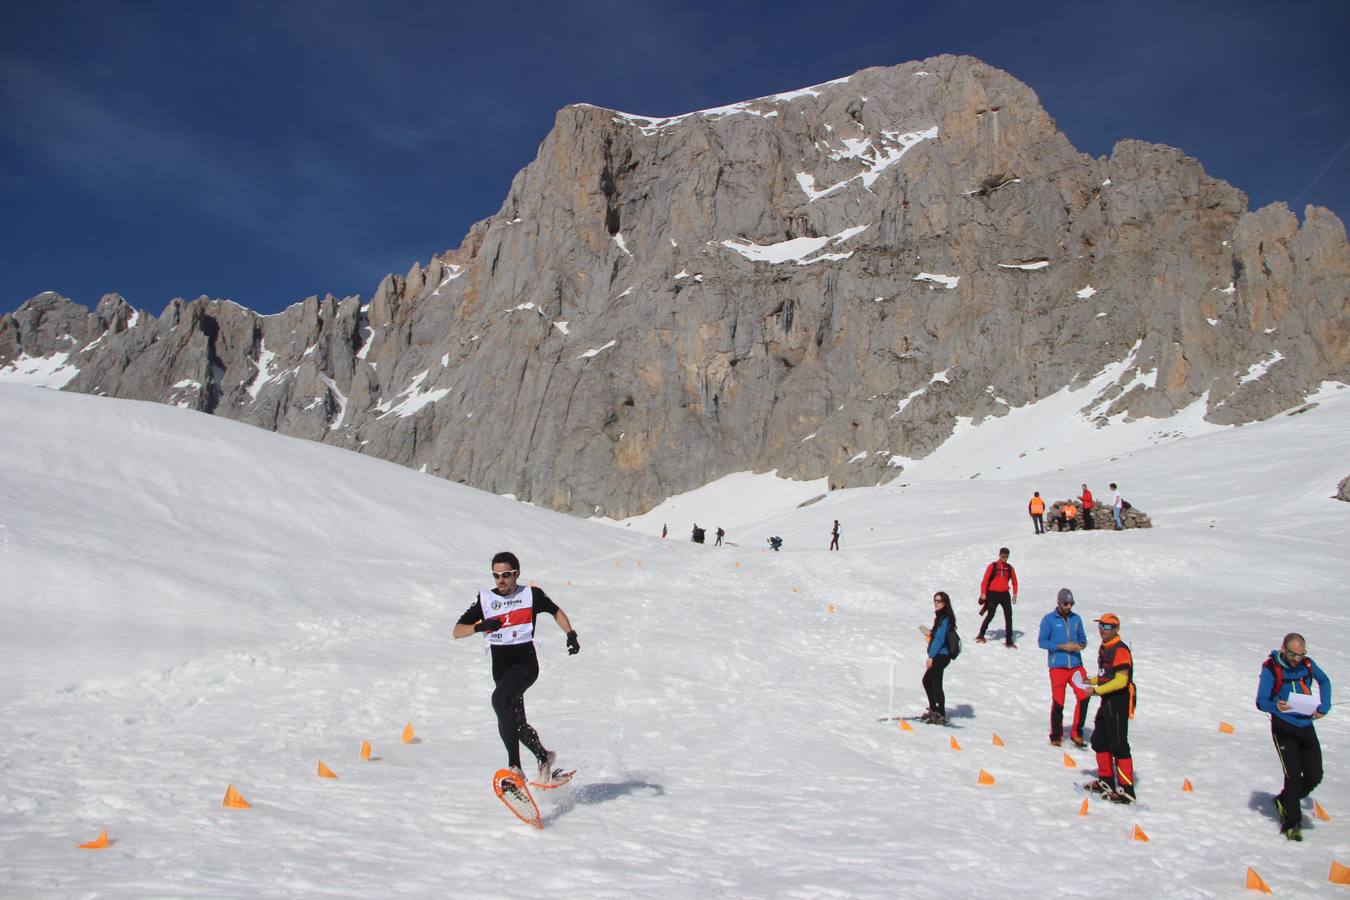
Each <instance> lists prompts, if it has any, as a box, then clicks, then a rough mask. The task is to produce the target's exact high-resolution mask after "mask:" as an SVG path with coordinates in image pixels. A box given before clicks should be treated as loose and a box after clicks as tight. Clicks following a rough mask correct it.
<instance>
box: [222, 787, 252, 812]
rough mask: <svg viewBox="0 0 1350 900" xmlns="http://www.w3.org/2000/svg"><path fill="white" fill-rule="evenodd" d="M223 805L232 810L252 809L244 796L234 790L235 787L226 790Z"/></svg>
mask: <svg viewBox="0 0 1350 900" xmlns="http://www.w3.org/2000/svg"><path fill="white" fill-rule="evenodd" d="M221 803H222V804H224V805H225V806H228V807H229V808H230V809H249V808H250V805H249V802H248V801H247V800H245V799H244V795H243V794H241V793H239V792H238V791H236V790H235V789H234V785H230V786H229V787H227V788H225V799H224V800H222V801H221Z"/></svg>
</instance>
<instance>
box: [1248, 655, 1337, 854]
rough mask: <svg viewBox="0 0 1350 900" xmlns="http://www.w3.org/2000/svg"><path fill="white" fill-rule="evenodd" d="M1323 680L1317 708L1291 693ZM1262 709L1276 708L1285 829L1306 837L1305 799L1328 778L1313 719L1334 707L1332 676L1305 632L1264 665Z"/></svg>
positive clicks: (1294, 837)
mask: <svg viewBox="0 0 1350 900" xmlns="http://www.w3.org/2000/svg"><path fill="white" fill-rule="evenodd" d="M1313 681H1316V682H1317V691H1318V693H1319V694H1320V695H1321V697H1320V702H1318V703H1317V706H1316V708H1315V709H1313V710H1312V711H1311V712H1307V711H1300V710H1299V709H1298V708H1297V707H1296V706H1295V705H1294V703H1291V702H1290V698H1291V695H1294V694H1303V695H1305V697H1306V696H1307V695H1309V694H1311V693H1312V684H1311V682H1313ZM1256 708H1257V709H1259V710H1261V711H1262V712H1265V713H1270V734H1271V737H1273V738H1274V739H1275V752H1277V753H1278V754H1279V755H1280V764H1281V765H1282V766H1283V767H1284V790H1282V791H1280V794H1279V796H1278V797H1276V798H1275V810H1276V812H1278V813H1279V814H1280V833H1281V834H1283V835H1284V836H1285V837H1286V838H1288V839H1289V840H1291V841H1301V840H1303V812H1302V810H1300V809H1299V803H1300V801H1302V800H1303V798H1304V797H1307V796H1308V795H1310V794H1311V793H1312V792H1313V788H1315V787H1317V785H1318V783H1319V782H1320V781H1321V780H1322V745H1321V744H1320V743H1318V740H1317V730H1316V729H1315V728H1314V727H1313V720H1315V719H1320V718H1322V717H1323V716H1325V715H1326V714H1327V713H1329V712H1331V679H1330V678H1327V675H1326V673H1325V672H1323V671H1322V669H1321V668H1320V667H1319V666H1318V665H1317V663H1315V662H1313V661H1312V660H1311V659H1309V658H1308V647H1307V643H1306V642H1305V641H1304V640H1303V635H1301V634H1286V635H1285V636H1284V643H1283V644H1282V645H1281V649H1279V650H1272V651H1271V652H1270V657H1269V658H1268V659H1267V660H1266V661H1265V662H1264V663H1262V664H1261V681H1260V684H1259V685H1258V686H1257V688H1256Z"/></svg>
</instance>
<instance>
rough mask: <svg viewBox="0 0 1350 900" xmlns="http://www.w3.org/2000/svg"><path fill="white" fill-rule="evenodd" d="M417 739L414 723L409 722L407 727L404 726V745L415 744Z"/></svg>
mask: <svg viewBox="0 0 1350 900" xmlns="http://www.w3.org/2000/svg"><path fill="white" fill-rule="evenodd" d="M415 737H417V735H415V734H413V730H412V723H411V722H409V723H408V724H407V725H404V726H403V743H405V744H411V743H412V742H413V738H415Z"/></svg>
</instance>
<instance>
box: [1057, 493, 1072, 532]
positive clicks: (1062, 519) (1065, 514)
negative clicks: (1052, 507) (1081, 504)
mask: <svg viewBox="0 0 1350 900" xmlns="http://www.w3.org/2000/svg"><path fill="white" fill-rule="evenodd" d="M1065 528H1068V529H1069V530H1070V531H1077V530H1078V507H1076V506H1074V505H1073V501H1072V500H1065V501H1064V505H1063V506H1061V507H1060V508H1059V515H1057V516H1055V529H1056V530H1057V531H1063V530H1064V529H1065Z"/></svg>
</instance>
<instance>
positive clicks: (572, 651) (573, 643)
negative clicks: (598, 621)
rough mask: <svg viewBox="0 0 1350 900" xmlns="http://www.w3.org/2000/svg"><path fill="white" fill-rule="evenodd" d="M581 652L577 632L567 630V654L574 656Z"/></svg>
mask: <svg viewBox="0 0 1350 900" xmlns="http://www.w3.org/2000/svg"><path fill="white" fill-rule="evenodd" d="M580 652H581V645H580V644H578V643H577V633H576V632H575V631H569V632H567V655H568V656H576V655H577V654H578V653H580Z"/></svg>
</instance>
